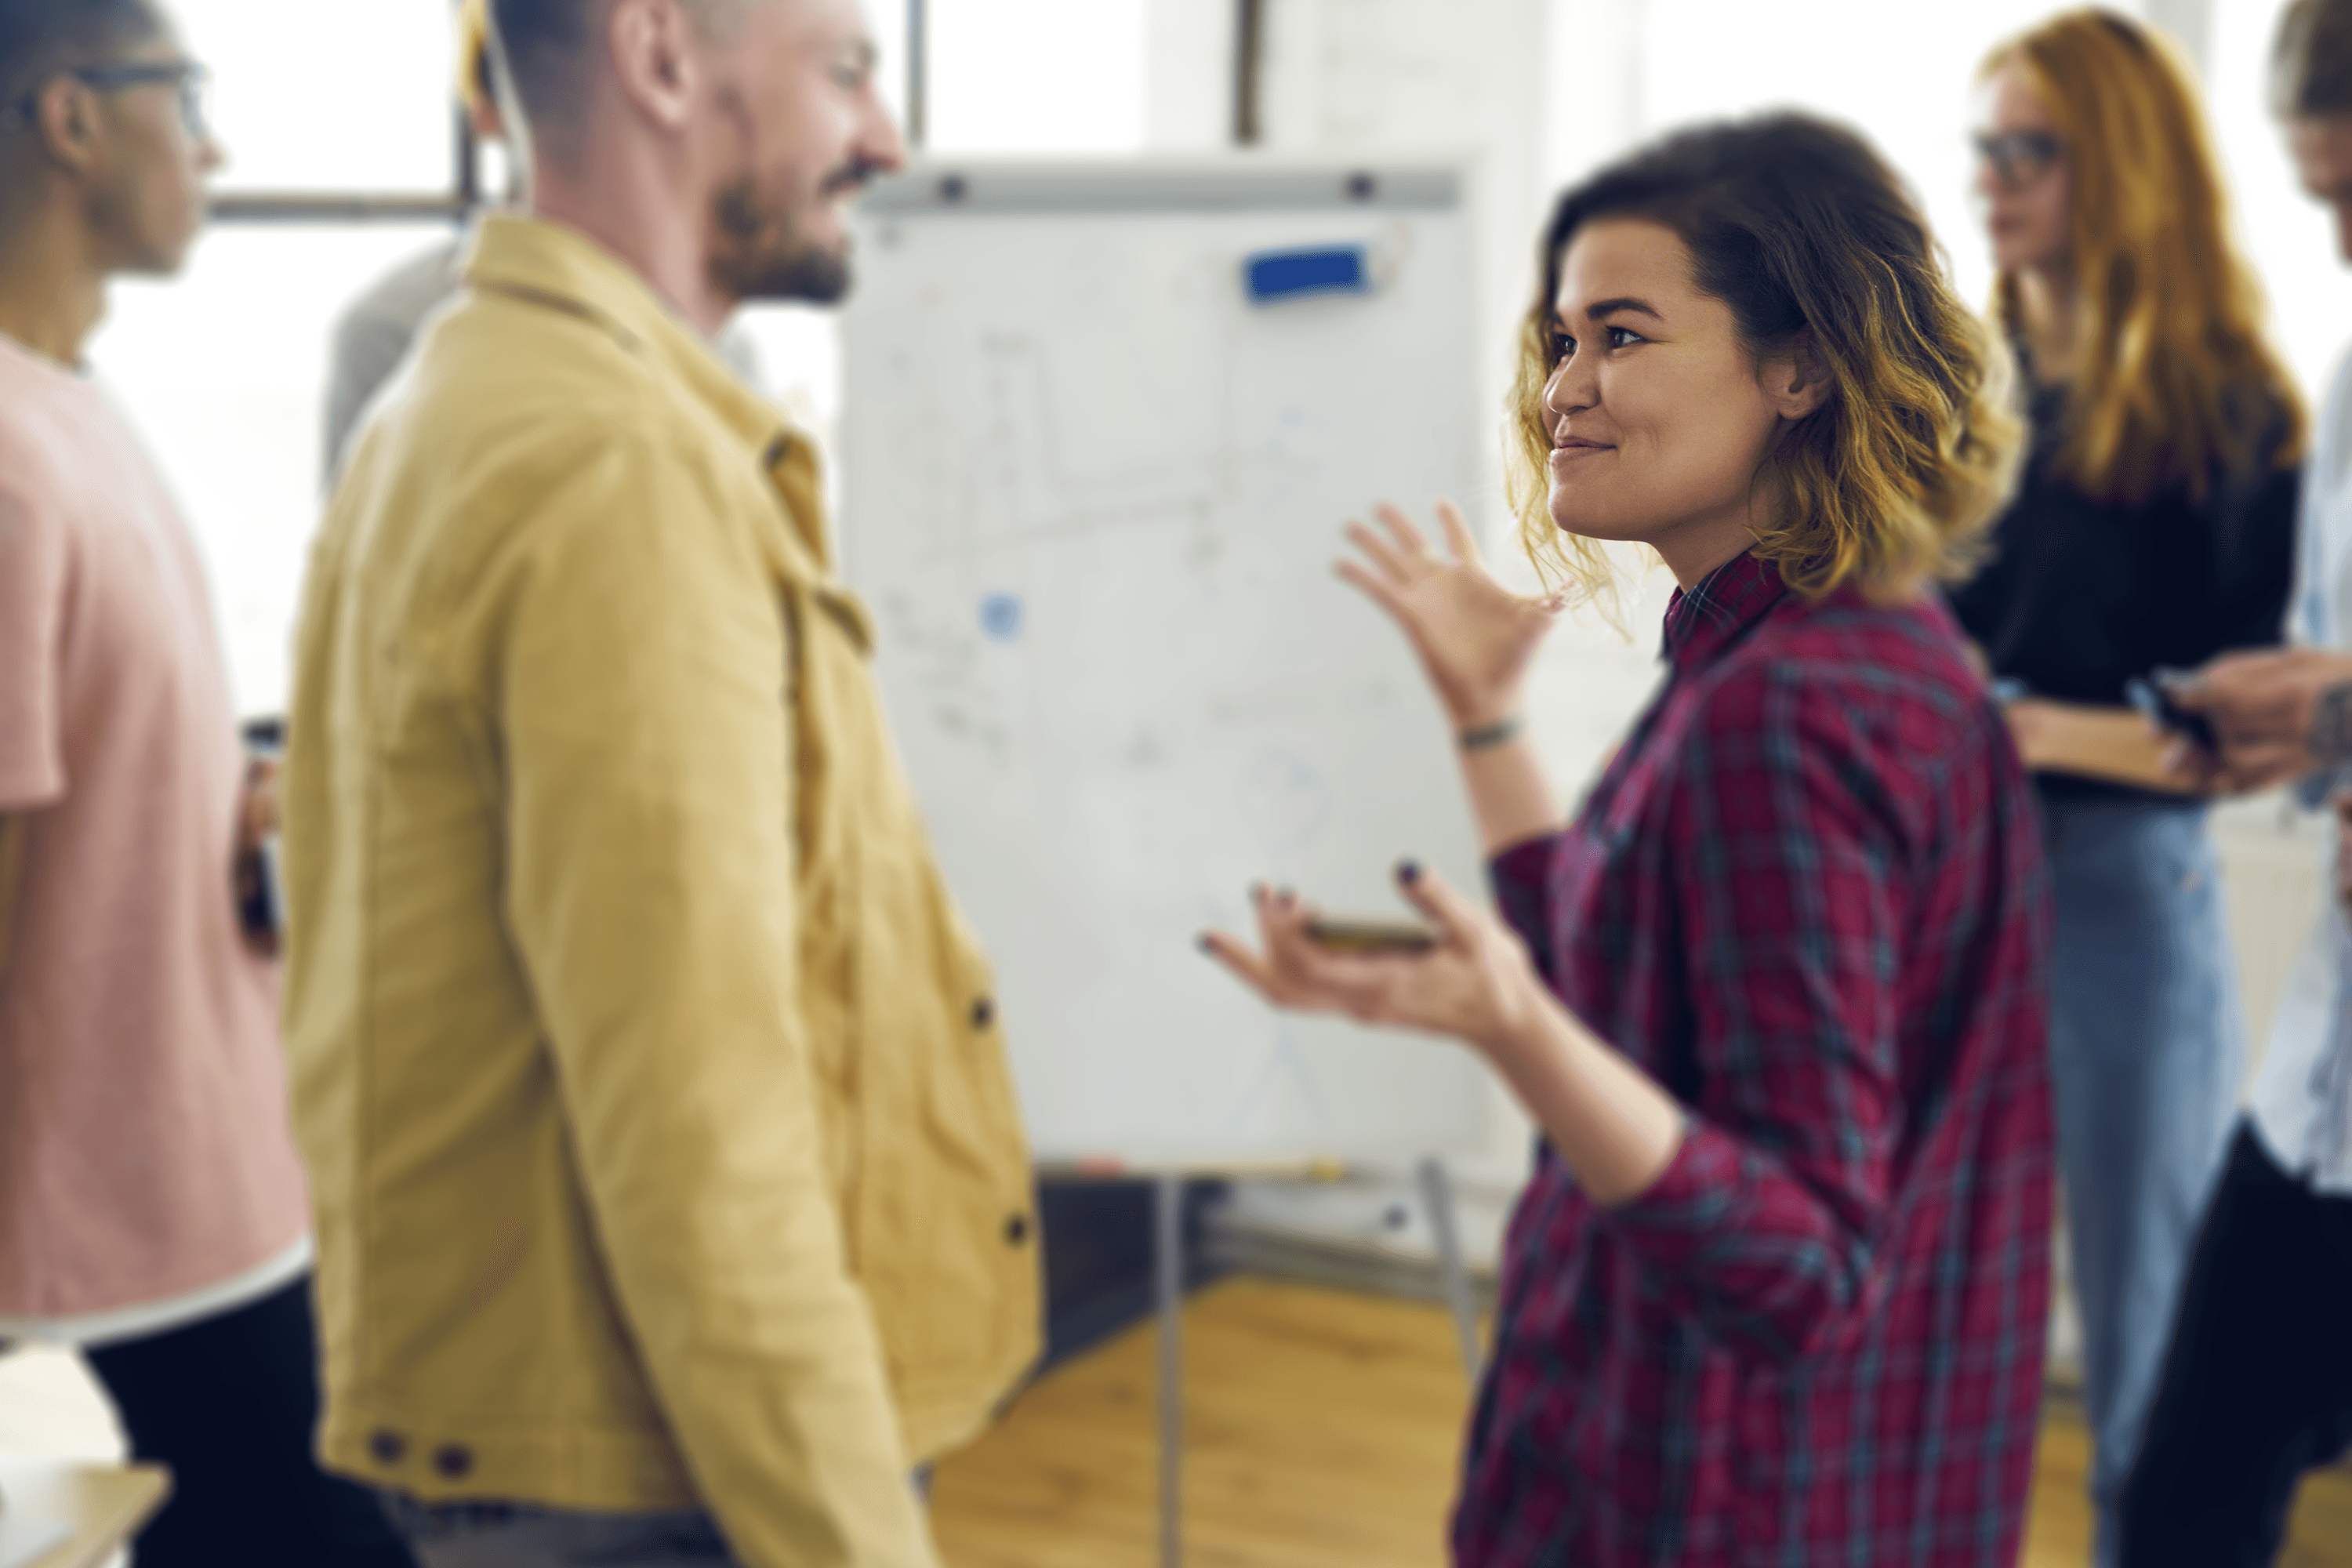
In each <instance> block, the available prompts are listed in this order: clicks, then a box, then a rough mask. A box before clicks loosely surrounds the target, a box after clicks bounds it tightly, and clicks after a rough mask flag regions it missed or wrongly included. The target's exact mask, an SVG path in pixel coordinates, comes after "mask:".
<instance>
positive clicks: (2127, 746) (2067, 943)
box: [1953, 10, 2303, 1562]
mask: <svg viewBox="0 0 2352 1568" xmlns="http://www.w3.org/2000/svg"><path fill="white" fill-rule="evenodd" d="M1983 81H1984V84H1985V95H1984V105H1985V108H1984V114H1985V120H1984V122H1983V126H1982V129H1981V130H1980V132H1979V135H1978V136H1977V139H1976V140H1977V150H1978V153H1979V174H1978V189H1979V193H1980V194H1981V195H1982V197H1983V199H1984V202H1985V206H1986V220H1987V226H1988V228H1989V230H1990V236H1991V240H1992V248H1993V257H1994V261H1995V264H1996V266H1997V268H1999V280H1998V284H1997V290H1996V300H1995V310H1996V313H1997V316H1998V318H1999V321H2000V325H2001V326H2002V327H2003V328H2004V329H2005V330H2006V331H2007V332H2008V333H2009V336H2010V339H2011V342H2012V344H2013V345H2014V346H2015V348H2016V350H2017V353H2018V358H2019V360H2020V362H2021V367H2022V369H2023V371H2024V373H2025V374H2024V375H2023V377H2022V378H2021V380H2022V384H2023V385H2024V388H2025V404H2026V407H2027V410H2028V413H2029V416H2030V422H2031V425H2032V452H2031V456H2030V458H2029V459H2028V462H2027V465H2026V468H2025V472H2024V475H2023V478H2022V479H2021V483H2020V486H2019V489H2018V492H2017V496H2016V498H2015V500H2014V501H2013V502H2012V503H2011V506H2010V508H2009V510H2008V511H2007V512H2006V513H2005V514H2003V516H2002V517H2001V519H2000V522H1999V524H1998V525H1997V527H1996V530H1995V535H1994V554H1993V557H1992V560H1991V563H1990V565H1989V566H1988V567H1987V569H1986V570H1985V571H1984V572H1983V573H1982V574H1980V575H1979V576H1978V577H1977V578H1976V579H1975V580H1974V581H1973V582H1971V583H1969V584H1968V585H1967V586H1966V587H1965V588H1962V589H1960V590H1958V591H1957V592H1956V593H1955V594H1954V595H1953V605H1954V608H1955V609H1956V610H1957V611H1958V616H1959V618H1960V621H1961V623H1962V625H1963V626H1966V627H1967V629H1968V631H1969V635H1970V636H1971V637H1973V638H1975V640H1976V641H1977V643H1978V644H1979V646H1980V647H1981V648H1982V649H1983V651H1984V655H1985V658H1986V659H1987V661H1988V662H1989V664H1990V667H1991V670H1992V673H1993V674H1994V675H1995V676H1996V677H1998V678H2000V680H2001V682H2002V683H2003V686H2004V688H2005V691H2006V693H2008V694H2012V695H2013V696H2014V700H2011V702H2010V703H2009V707H2008V711H2009V715H2010V720H2011V729H2012V731H2013V733H2014V734H2015V735H2016V737H2017V742H2018V749H2019V751H2020V752H2021V754H2022V755H2023V757H2024V759H2025V762H2026V764H2027V766H2028V767H2029V768H2032V770H2033V771H2034V773H2035V781H2036V784H2037V785H2038V790H2037V794H2038V795H2039V798H2040V801H2041V805H2042V821H2043V825H2044V828H2045V831H2046V833H2047V836H2048V846H2049V851H2050V857H2051V864H2052V869H2053V877H2054V880H2055V889H2056V895H2057V925H2056V937H2055V944H2054V948H2053V973H2052V984H2053V1016H2052V1026H2051V1060H2052V1071H2053V1088H2054V1090H2055V1093H2056V1103H2057V1112H2058V1146H2059V1155H2060V1168H2061V1173H2062V1175H2063V1178H2064V1186H2065V1192H2066V1205H2067V1213H2068V1215H2069V1219H2070V1229H2069V1234H2070V1238H2071V1243H2072V1261H2073V1267H2074V1287H2075V1293H2076V1297H2077V1299H2078V1300H2079V1302H2080V1304H2081V1308H2082V1318H2083V1361H2084V1403H2085V1406H2086V1412H2087V1415H2088V1417H2089V1423H2090V1426H2091V1431H2092V1436H2093V1439H2094V1442H2095V1461H2094V1465H2093V1469H2092V1477H2091V1493H2092V1497H2093V1500H2094V1502H2095V1505H2096V1508H2097V1510H2098V1517H2099V1525H2098V1534H2099V1548H2098V1556H2099V1559H2100V1561H2102V1562H2111V1561H2112V1560H2113V1536H2114V1523H2113V1513H2114V1505H2115V1502H2116V1496H2117V1493H2118V1491H2119V1490H2120V1489H2121V1487H2122V1485H2123V1480H2124V1477H2125V1475H2126V1472H2127V1470H2128V1469H2129V1467H2130V1464H2131V1460H2132V1456H2133V1452H2134V1450H2135V1449H2136V1448H2137V1446H2138V1443H2139V1436H2140V1430H2141V1426H2142V1425H2143V1423H2144V1420H2145V1417H2146V1414H2147V1405H2148V1401H2149V1399H2150V1397H2151V1395H2152V1394H2153V1393H2154V1390H2155V1380H2156V1376H2157V1373H2158V1365H2159V1363H2160V1361H2161V1358H2162V1355H2163V1352H2164V1346H2165V1341H2166V1337H2167V1335H2168V1331H2169V1326H2170V1321H2171V1317H2172V1311H2173V1305H2174V1301H2175V1299H2176V1297H2177V1294H2178V1290H2179V1279H2180V1275H2181V1271H2182V1268H2183V1267H2184V1265H2185V1262H2186V1259H2187V1257H2188V1252H2189V1244H2190V1241H2191V1238H2192V1231H2193V1227H2194V1226H2195V1224H2196V1219H2197V1215H2198V1214H2199V1212H2200V1207H2201V1205H2202V1201H2203V1197H2204V1194H2205V1191H2206V1188H2207V1186H2208V1184H2210V1180H2211V1178H2212V1175H2213V1173H2214V1172H2215V1171H2216V1169H2218V1166H2219V1162H2220V1160H2221V1152H2222V1148H2223V1144H2224V1142H2226V1140H2227V1138H2228V1134H2229V1130H2230V1126H2231V1118H2232V1115H2233V1110H2234V1107H2235V1104H2236V1100H2237V1089H2238V1079H2239V1073H2240V1069H2241V1066H2242V1056H2243V1049H2244V1047H2243V1041H2242V1025H2241V1022H2240V1018H2239V1016H2238V1001H2237V994H2236V982H2235V976H2234V966H2233V964H2232V963H2231V955H2230V946H2229V932H2228V930H2227V927H2226V924H2225V921H2224V918H2223V909H2222V903H2221V887H2220V885H2219V879H2218V873H2217V868H2216V864H2215V859H2214V854H2213V848H2212V845H2211V844H2210V841H2209V839H2208V837H2207V835H2206V823H2205V805H2204V803H2203V802H2202V801H2201V800H2199V799H2196V798H2193V797H2191V796H2189V795H2185V794H2182V793H2180V791H2181V790H2182V788H2183V787H2184V786H2183V785H2182V784H2179V782H2178V780H2177V779H2176V777H2175V775H2173V774H2172V773H2170V772H2168V770H2167V768H2166V767H2165V765H2164V760H2163V759H2164V752H2165V749H2166V744H2167V742H2165V741H2164V740H2163V739H2162V738H2161V737H2159V736H2158V734H2157V732H2156V731H2154V730H2153V729H2152V728H2151V727H2150V726H2149V725H2148V724H2147V721H2145V720H2144V719H2143V718H2141V716H2140V715H2139V714H2138V713H2137V712H2135V711H2133V710H2132V709H2131V708H2130V707H2129V706H2127V689H2128V688H2129V687H2130V685H2131V683H2132V682H2133V681H2135V680H2140V679H2147V677H2148V676H2149V675H2150V674H2151V672H2152V671H2155V670H2157V669H2159V668H2190V667H2194V666H2197V665H2200V664H2202V663H2204V662H2205V660H2207V659H2208V658H2211V657H2212V656H2213V655H2215V654H2217V653H2220V652H2221V651H2222V650H2224V649H2227V648H2234V647H2258V646H2267V645H2270V644H2273V643H2276V642H2277V641H2278V640H2279V637H2280V629H2281V622H2282V620H2283V618H2284V612H2285V607H2286V600H2287V592H2288V586H2289V578H2290V575H2291V573H2292V565H2293V558H2294V512H2295V498H2296V489H2297V483H2298V477H2299V469H2298V466H2297V465H2298V463H2299V460H2300V454H2301V449H2302V437H2303V416H2302V412H2301V409H2300V406H2299V404H2298V402H2297V399H2296V395H2295V393H2294V388H2293V386H2292V384H2290V383H2289V381H2288V378H2287V374H2286V372H2285V371H2284V369H2283V368H2282V367H2281V365H2280V363H2279V361H2278V359H2277V357H2276V356H2275V355H2274V354H2273V353H2272V352H2271V350H2270V348H2269V347H2268V345H2267V344H2266V343H2265V342H2263V336H2262V332H2261V329H2260V324H2259V317H2260V303H2259V299H2258V296H2257V291H2256V287H2255V283H2254V279H2253V277H2252V273H2251V272H2250V271H2249V270H2248V268H2247V267H2246V266H2245V264H2244V262H2243V261H2242V259H2241V258H2239V257H2238V256H2237V255H2236V254H2234V252H2233V251H2232V250H2231V246H2230V243H2229V240H2228V238H2227V230H2226V226H2225V222H2224V216H2223V211H2224V202H2223V195H2222V190H2221V177H2220V174H2219V173H2218V171H2217V169H2216V167H2215V160H2214V157H2213V153H2212V150H2211V147H2210V142H2209V141H2208V139H2207V135H2206V131H2205V127H2204V123H2203V119H2202V115H2201V113H2200V110H2199V107H2198V104H2197V101H2196V94H2195V89H2194V88H2193V87H2192V86H2191V83H2190V79H2189V74H2188V72H2187V70H2186V69H2185V68H2183V66H2182V65H2181V63H2180V62H2179V59H2178V58H2176V57H2175V55H2174V53H2173V51H2172V49H2171V48H2170V47H2169V46H2168V44H2166V43H2165V41H2164V40H2163V39H2162V38H2160V37H2158V35H2156V34H2155V33H2153V32H2151V31H2150V30H2148V29H2147V28H2146V27H2143V26H2141V25H2139V24H2138V23H2137V22H2134V21H2131V20H2128V19H2126V18H2125V17H2123V16H2116V15H2115V14H2113V13H2111V12H2106V11H2100V10H2084V11H2076V12H2073V13H2070V14H2068V15H2065V16H2060V17H2057V18H2056V19H2054V20H2053V21H2051V22H2048V23H2046V24H2044V25H2043V26H2041V27H2038V28H2036V29H2035V30H2033V31H2032V32H2030V33H2028V34H2026V35H2024V36H2023V37H2020V38H2018V39H2017V40H2015V41H2014V42H2012V43H2011V44H2008V45H2006V46H2004V47H2001V48H2000V49H1997V50H1996V51H1994V53H1993V54H1992V56H1991V57H1990V59H1988V60H1987V62H1986V64H1985V67H1984V69H1983Z"/></svg>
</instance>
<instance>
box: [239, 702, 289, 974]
mask: <svg viewBox="0 0 2352 1568" xmlns="http://www.w3.org/2000/svg"><path fill="white" fill-rule="evenodd" d="M240 735H241V738H242V739H243V741H244V742H245V754H246V755H247V757H249V758H252V759H254V760H256V761H269V762H275V761H277V760H278V758H279V757H281V756H283V755H284V754H285V751H286V726H285V722H284V721H282V720H278V719H275V718H269V719H252V720H247V721H246V723H245V724H244V725H243V726H242V727H241V730H240ZM232 884H233V886H234V889H235V891H236V920H237V924H239V925H240V926H242V927H244V928H245V931H246V934H247V936H250V937H251V938H253V939H254V941H255V942H259V943H261V944H262V945H263V946H264V947H267V948H269V949H271V950H272V951H274V950H275V947H276V944H277V942H278V940H279V939H280V938H281V937H283V936H284V935H285V931H286V895H285V892H284V889H283V888H282V887H281V885H280V884H279V882H278V835H276V834H274V833H272V834H269V835H268V836H267V837H264V838H263V839H262V840H261V842H260V843H258V844H257V845H255V846H254V847H252V848H250V849H248V850H247V851H246V852H245V853H244V854H243V855H241V856H239V857H238V858H237V863H236V867H235V868H233V872H232Z"/></svg>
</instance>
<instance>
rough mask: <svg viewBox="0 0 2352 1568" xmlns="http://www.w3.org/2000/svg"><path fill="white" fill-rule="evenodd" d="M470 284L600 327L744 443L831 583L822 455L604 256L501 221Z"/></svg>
mask: <svg viewBox="0 0 2352 1568" xmlns="http://www.w3.org/2000/svg"><path fill="white" fill-rule="evenodd" d="M466 281H467V284H469V285H470V286H471V287H473V288H475V289H479V290H482V291H484V292H488V293H497V294H504V295H507V296H509V298H512V299H516V300H523V301H526V302H528V303H531V304H536V305H541V306H544V307H546V308H547V309H549V310H562V311H563V312H565V313H567V314H569V315H573V316H577V317H579V318H581V319H582V320H583V321H589V322H592V323H593V324H594V325H595V326H596V327H598V328H599V329H600V330H602V331H604V332H605V333H606V334H607V335H608V336H610V337H611V338H612V340H613V341H614V342H615V343H617V344H619V345H620V347H621V348H622V349H623V350H624V351H625V352H626V353H630V354H633V355H635V356H636V357H638V358H640V359H643V360H645V361H646V362H648V363H651V364H652V365H653V366H655V367H656V370H657V371H658V372H659V373H660V374H663V375H664V376H666V377H667V378H669V379H671V380H672V381H674V382H676V383H677V384H678V386H679V387H680V388H681V389H682V390H683V392H684V393H685V395H687V396H688V397H690V398H691V399H692V400H693V401H694V402H695V403H696V404H698V405H700V406H701V407H702V408H704V409H705V410H707V411H708V412H709V415H710V416H711V417H713V418H714V419H716V420H718V421H719V424H720V425H721V426H724V427H725V428H726V429H727V430H729V431H730V433H732V434H733V435H734V436H736V437H739V438H740V440H741V442H742V444H743V447H744V448H745V450H746V451H748V452H750V453H751V454H752V455H753V456H754V457H755V458H756V460H757V461H758V462H759V463H760V465H761V468H763V469H765V470H766V472H767V474H768V477H769V479H770V481H771V482H772V484H773V485H774V486H775V487H776V489H778V491H780V492H781V493H782V496H783V499H784V502H785V510H787V511H788V512H789V513H790V514H791V516H792V520H793V531H794V533H795V535H796V536H797V539H796V542H797V543H798V544H799V545H800V546H801V547H802V548H803V550H804V551H805V552H806V553H807V555H808V557H809V559H808V561H807V562H806V563H803V570H804V572H805V574H806V575H808V576H809V577H811V578H816V579H823V578H827V577H830V575H831V574H832V545H831V543H830V542H829V541H828V540H827V539H826V537H825V530H824V512H823V510H822V508H821V507H820V506H819V505H818V504H817V500H818V494H819V484H818V479H817V475H816V450H815V447H814V443H813V442H811V441H810V439H809V438H808V437H805V436H803V435H802V434H801V433H800V432H799V431H796V430H794V429H793V427H792V426H791V425H790V424H788V423H787V422H786V421H785V419H784V417H783V416H782V413H781V412H779V411H778V410H777V409H776V408H775V407H774V406H773V405H772V404H770V403H768V402H767V401H766V400H765V399H764V398H761V397H760V396H759V395H757V394H755V393H753V392H752V391H751V388H749V387H747V386H745V385H744V384H743V383H742V381H741V379H740V377H738V376H737V375H736V374H735V373H734V372H733V371H732V370H730V369H729V368H728V366H727V364H726V363H725V362H724V361H722V360H721V359H720V358H719V354H718V352H717V350H715V349H714V348H713V347H712V346H711V343H710V341H709V339H708V338H706V337H704V336H703V335H702V333H700V332H699V331H696V330H695V328H694V327H693V326H691V325H690V324H688V322H687V321H685V320H684V319H683V318H682V317H680V316H679V315H678V314H677V311H676V310H672V309H671V308H670V307H669V306H668V305H667V303H665V302H664V301H663V300H662V299H661V298H660V296H658V295H656V293H655V292H654V291H653V289H651V288H650V287H649V286H647V284H646V281H645V279H642V278H640V277H639V276H638V275H637V274H636V273H635V272H634V271H633V270H631V269H630V268H629V267H628V265H627V264H626V263H625V262H623V261H622V260H621V259H620V258H618V257H616V256H614V255H613V254H612V253H611V252H610V251H608V250H606V249H605V248H604V247H602V246H600V245H598V244H597V243H596V242H595V241H593V240H592V239H590V238H589V237H587V236H585V235H583V234H581V233H579V232H578V231H576V230H573V229H570V228H566V227H564V226H562V225H560V224H554V223H550V222H548V221H547V220H546V219H544V218H534V217H522V216H515V215H512V214H503V213H493V214H490V215H489V216H485V217H484V218H483V219H482V220H481V225H480V226H479V228H478V231H477V232H476V235H475V237H474V245H473V251H472V253H471V255H470V256H469V257H468V258H467V263H466Z"/></svg>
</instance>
